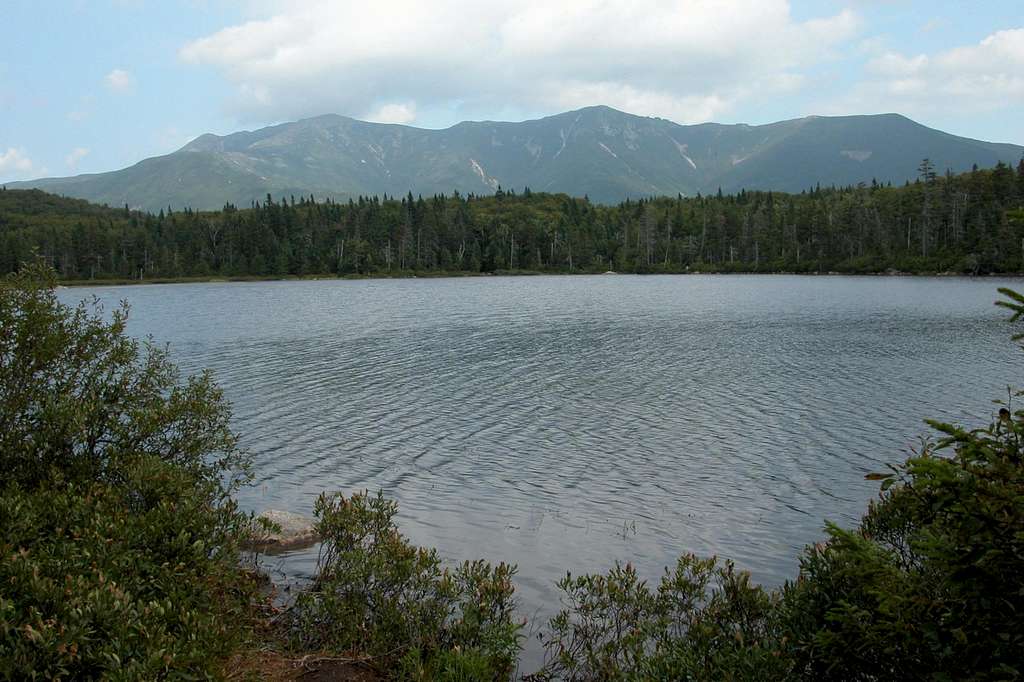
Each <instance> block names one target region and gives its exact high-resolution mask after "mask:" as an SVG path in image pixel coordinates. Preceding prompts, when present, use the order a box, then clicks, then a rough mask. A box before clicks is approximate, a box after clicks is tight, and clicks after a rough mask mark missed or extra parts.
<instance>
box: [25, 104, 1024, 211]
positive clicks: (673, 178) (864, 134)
mask: <svg viewBox="0 0 1024 682" xmlns="http://www.w3.org/2000/svg"><path fill="white" fill-rule="evenodd" d="M1022 154H1024V147H1021V146H1017V145H1012V144H998V143H991V142H982V141H979V140H972V139H968V138H964V137H957V136H955V135H949V134H947V133H944V132H941V131H938V130H933V129H931V128H927V127H925V126H922V125H920V124H918V123H915V122H914V121H911V120H910V119H908V118H905V117H903V116H899V115H896V114H882V115H877V116H838V117H824V116H811V117H808V118H803V119H796V120H792V121H781V122H779V123H771V124H768V125H761V126H748V125H743V124H739V125H720V124H716V123H705V124H701V125H691V126H682V125H678V124H676V123H672V122H671V121H666V120H664V119H660V118H647V117H642V116H634V115H632V114H626V113H623V112H621V111H616V110H615V109H611V108H608V107H602V106H598V107H588V108H585V109H580V110H578V111H571V112H567V113H563V114H558V115H555V116H549V117H547V118H542V119H537V120H533V121H523V122H521V123H499V122H490V121H484V122H465V123H459V124H457V125H455V126H452V127H451V128H447V129H444V130H425V129H421V128H412V127H409V126H400V125H388V124H379V123H367V122H364V121H357V120H354V119H351V118H346V117H344V116H336V115H326V116H318V117H316V118H309V119H303V120H301V121H296V122H294V123H285V124H281V125H276V126H271V127H268V128H262V129H260V130H256V131H247V132H240V133H234V134H232V135H226V136H223V137H221V136H217V135H211V134H207V135H202V136H201V137H198V138H196V139H195V140H193V141H192V142H190V143H189V144H187V145H185V146H184V147H182V148H181V149H180V150H178V151H176V152H174V153H172V154H168V155H166V156H160V157H154V158H150V159H146V160H144V161H141V162H139V163H137V164H135V165H134V166H131V167H129V168H125V169H122V170H119V171H113V172H110V173H98V174H93V175H79V176H75V177H70V178H47V179H41V180H33V181H28V182H12V183H7V186H8V187H12V188H27V187H37V188H40V189H45V190H47V191H51V192H59V193H61V194H66V195H69V196H74V197H81V198H84V199H89V200H91V201H96V202H102V203H107V204H110V205H115V206H122V205H124V204H128V205H129V206H132V207H139V208H146V209H153V210H155V209H158V208H161V207H165V206H167V205H172V206H174V207H183V206H191V207H193V208H219V207H220V206H222V205H223V204H224V203H225V202H226V201H229V202H232V203H235V204H237V205H239V206H247V205H249V203H250V202H251V201H252V200H254V199H255V200H259V199H262V198H263V197H264V196H266V194H267V193H271V194H273V195H274V196H280V195H288V194H304V195H308V194H309V193H311V192H312V193H314V194H315V195H317V196H320V197H325V196H332V197H335V198H345V197H351V196H356V195H360V194H362V195H370V194H382V193H387V194H391V195H403V194H405V193H407V192H410V191H411V192H413V193H414V194H423V195H430V194H437V193H450V192H452V191H453V190H458V191H459V192H463V193H477V194H481V193H491V192H493V191H494V190H495V189H496V188H497V187H498V186H499V185H502V186H504V187H506V188H522V187H524V186H529V187H530V188H532V189H535V190H543V191H556V192H566V193H568V194H572V195H577V196H582V195H588V196H590V198H591V199H593V200H595V201H599V202H616V201H620V200H622V199H624V198H625V197H640V196H648V195H676V194H680V193H681V194H684V195H693V194H696V193H697V192H704V193H707V192H714V191H716V190H717V189H718V188H719V187H720V188H721V189H722V190H723V191H725V192H733V191H737V190H739V189H742V188H746V189H773V190H782V191H800V190H802V189H806V188H808V187H811V186H813V185H815V184H816V183H820V184H822V185H826V186H827V185H832V184H836V185H847V184H856V183H857V182H870V181H871V179H872V178H874V179H877V180H878V181H879V182H886V181H891V182H894V183H902V182H904V181H905V180H907V179H911V178H914V177H915V176H916V174H917V167H918V164H919V163H920V161H921V159H922V158H925V157H927V158H930V159H931V160H932V161H933V162H934V163H935V166H936V168H937V169H938V170H939V171H940V172H942V171H944V170H945V169H946V168H951V169H952V170H953V171H954V172H959V171H964V170H968V169H970V167H971V166H972V165H973V164H977V165H978V166H979V167H989V166H993V165H995V164H996V163H997V162H999V161H1004V162H1006V163H1012V164H1016V163H1017V161H1018V160H1019V159H1020V158H1021V156H1022Z"/></svg>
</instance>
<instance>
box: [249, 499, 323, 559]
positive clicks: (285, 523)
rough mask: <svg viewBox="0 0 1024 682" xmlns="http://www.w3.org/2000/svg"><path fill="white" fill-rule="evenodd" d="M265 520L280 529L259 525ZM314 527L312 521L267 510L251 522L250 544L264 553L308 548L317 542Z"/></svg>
mask: <svg viewBox="0 0 1024 682" xmlns="http://www.w3.org/2000/svg"><path fill="white" fill-rule="evenodd" d="M260 519H265V520H266V521H269V522H270V523H271V524H273V525H274V526H276V527H277V528H280V531H278V530H276V529H268V528H266V527H264V524H262V523H260ZM319 540H320V536H319V535H317V532H316V526H315V522H314V521H313V519H310V518H307V517H305V516H302V515H301V514H295V513H293V512H287V511H281V510H279V509H267V510H266V511H263V512H261V513H260V514H259V515H257V516H256V518H255V520H254V522H253V532H252V540H251V544H252V546H253V547H254V548H258V549H260V550H262V551H265V552H281V551H284V550H288V549H300V548H302V547H309V546H310V545H312V544H315V543H317V542H319Z"/></svg>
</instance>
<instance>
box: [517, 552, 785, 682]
mask: <svg viewBox="0 0 1024 682" xmlns="http://www.w3.org/2000/svg"><path fill="white" fill-rule="evenodd" d="M558 586H559V588H560V589H561V590H562V591H563V592H564V594H565V597H564V600H565V602H566V608H565V609H563V610H562V611H561V612H560V613H559V614H558V615H556V616H555V617H554V618H553V619H551V621H550V623H549V628H550V632H548V633H544V634H543V636H542V641H543V643H544V647H545V650H546V653H545V663H544V666H543V668H542V669H541V670H540V671H538V672H537V673H536V674H535V675H533V676H531V677H532V679H536V680H553V679H558V680H579V681H583V680H621V679H629V680H646V679H664V680H684V679H701V680H703V679H723V680H725V679H750V680H755V679H767V678H780V677H781V676H783V675H784V673H785V672H786V668H787V663H786V660H785V659H783V658H781V657H780V647H781V645H782V640H781V637H780V632H779V629H778V624H777V619H776V618H775V608H776V606H777V597H776V596H774V595H772V594H770V593H768V592H766V591H765V590H763V589H762V588H760V587H757V586H753V585H751V584H750V580H749V575H747V574H746V573H742V572H737V571H736V570H735V569H734V568H733V565H732V564H731V563H728V562H726V563H724V564H719V562H718V561H717V559H715V558H711V559H700V558H697V557H695V556H693V555H684V556H682V557H680V559H679V561H678V562H677V564H676V567H675V570H671V571H670V570H666V571H665V575H664V576H663V577H662V580H661V583H660V585H659V586H658V589H657V590H653V591H652V590H651V589H650V588H649V587H648V586H647V584H646V583H645V582H644V581H643V580H641V579H640V578H639V577H638V575H637V573H636V570H635V569H634V568H633V567H632V566H631V565H628V564H627V565H626V566H621V565H616V566H615V567H614V568H612V570H611V571H609V572H608V574H607V575H600V574H598V575H584V576H580V577H576V578H573V577H572V576H571V575H567V576H566V577H565V578H564V579H563V580H562V581H561V582H560V583H559V585H558Z"/></svg>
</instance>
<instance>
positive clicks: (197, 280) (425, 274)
mask: <svg viewBox="0 0 1024 682" xmlns="http://www.w3.org/2000/svg"><path fill="white" fill-rule="evenodd" d="M580 275H635V276H651V275H798V276H802V277H967V278H972V279H973V278H983V277H1008V278H1024V272H988V273H985V274H977V275H972V274H969V273H963V272H950V271H945V272H942V271H922V272H910V271H903V270H887V271H882V272H842V271H838V270H828V271H820V272H797V271H792V270H772V271H764V272H760V271H752V270H737V271H730V270H681V271H678V272H614V271H590V270H579V271H574V272H565V271H550V272H549V271H539V270H495V271H493V272H471V271H465V270H452V271H447V270H446V271H429V270H427V271H407V272H401V273H386V272H384V273H380V272H375V273H368V274H357V273H351V274H345V275H337V274H331V273H322V274H315V275H312V274H311V275H237V276H229V277H217V276H209V277H152V278H147V279H135V278H104V279H69V280H59V284H60V286H65V287H91V286H127V285H137V284H141V285H144V284H212V283H229V282H232V283H245V282H315V281H323V280H353V281H355V280H389V279H459V278H465V277H474V278H475V277H541V276H568V277H573V276H580Z"/></svg>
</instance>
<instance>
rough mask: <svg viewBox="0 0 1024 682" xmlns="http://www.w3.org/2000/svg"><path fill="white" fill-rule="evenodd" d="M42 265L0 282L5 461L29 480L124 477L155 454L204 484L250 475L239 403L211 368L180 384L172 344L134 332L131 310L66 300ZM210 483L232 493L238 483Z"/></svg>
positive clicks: (11, 474)
mask: <svg viewBox="0 0 1024 682" xmlns="http://www.w3.org/2000/svg"><path fill="white" fill-rule="evenodd" d="M55 285H56V276H55V274H54V273H53V271H52V270H50V269H48V268H46V267H44V266H43V265H41V264H39V263H36V264H32V265H27V266H25V267H24V268H23V269H22V270H21V271H20V272H19V273H17V274H15V275H11V276H9V278H8V279H7V281H6V282H3V283H0V330H3V333H2V334H0V469H2V470H3V471H4V474H5V476H6V480H8V481H11V482H16V483H18V484H20V485H21V486H23V487H25V488H26V489H31V488H33V487H36V486H39V485H42V484H45V482H46V481H47V480H48V479H49V477H50V476H51V475H52V474H53V473H54V472H55V471H57V472H60V473H61V474H62V475H63V476H65V477H66V478H67V479H68V480H72V481H108V482H116V481H117V480H118V479H120V478H121V476H122V472H123V471H124V467H125V466H127V465H130V462H131V460H133V459H137V458H141V457H155V458H157V459H160V460H162V461H165V462H168V463H169V464H172V465H174V466H177V467H179V468H181V469H183V470H187V471H188V472H189V473H190V474H191V475H193V477H194V478H195V479H196V480H197V481H198V480H201V481H218V482H221V481H222V478H221V477H222V476H224V475H238V474H244V473H245V470H246V467H245V464H246V458H245V455H244V453H242V452H241V451H239V449H238V448H237V438H236V436H235V435H234V433H232V431H231V429H230V427H229V424H228V422H229V419H230V417H231V410H230V405H229V404H228V403H227V401H225V400H224V398H223V395H222V393H221V391H220V389H218V388H217V386H216V385H215V384H214V383H213V380H212V378H211V376H210V375H209V374H203V375H201V376H198V377H189V378H188V379H187V380H186V381H185V382H184V383H182V382H181V381H180V376H179V373H178V370H177V368H176V367H175V366H174V365H173V364H172V363H171V362H170V360H169V359H168V357H167V352H166V350H164V349H160V348H157V347H155V346H154V345H153V344H152V343H145V344H140V343H139V342H138V341H136V340H134V339H132V338H130V337H129V336H127V335H126V333H125V325H126V323H127V319H128V307H127V305H126V304H122V305H121V307H120V308H118V309H117V310H114V311H113V312H112V313H111V315H110V318H111V319H110V321H109V322H108V321H106V320H105V319H104V314H103V309H102V307H101V306H100V304H99V303H98V302H97V301H95V300H93V302H92V303H91V304H86V303H85V302H83V303H81V304H80V305H78V307H76V308H69V307H68V306H65V305H63V304H61V303H60V302H59V301H57V297H56V294H55V292H54V286H55ZM237 482H238V481H237V479H236V480H233V481H231V482H228V481H224V483H225V484H224V485H221V486H219V488H217V489H211V491H212V492H214V493H215V496H217V497H220V498H223V497H226V496H227V494H228V493H229V492H230V489H231V483H237Z"/></svg>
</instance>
